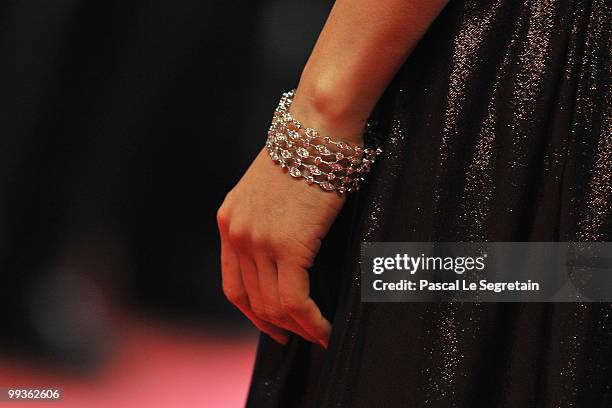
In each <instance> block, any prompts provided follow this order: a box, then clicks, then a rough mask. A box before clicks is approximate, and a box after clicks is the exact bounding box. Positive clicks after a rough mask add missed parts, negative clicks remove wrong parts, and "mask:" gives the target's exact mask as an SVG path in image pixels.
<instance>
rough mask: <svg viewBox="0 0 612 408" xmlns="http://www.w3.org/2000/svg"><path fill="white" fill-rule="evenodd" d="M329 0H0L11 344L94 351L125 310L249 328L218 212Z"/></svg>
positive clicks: (70, 357)
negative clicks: (223, 265)
mask: <svg viewBox="0 0 612 408" xmlns="http://www.w3.org/2000/svg"><path fill="white" fill-rule="evenodd" d="M330 7H331V2H330V1H322V0H317V1H309V2H303V1H298V0H284V1H283V0H274V1H271V0H270V1H256V2H255V1H222V0H219V1H202V0H180V1H162V0H148V1H138V0H134V1H124V0H122V1H119V0H114V1H88V0H54V1H48V0H4V1H3V2H1V3H0V58H1V60H0V273H1V277H2V280H1V284H0V318H1V322H0V323H1V324H2V329H1V330H0V342H1V343H2V344H3V345H4V350H5V351H7V350H8V352H9V353H13V352H25V353H26V354H42V355H46V356H50V357H52V360H53V361H54V363H60V364H69V365H70V364H72V365H81V366H83V365H84V366H87V365H88V364H89V363H90V362H92V361H95V360H96V356H97V355H98V354H99V350H100V349H102V348H103V345H104V341H103V339H104V338H105V337H108V336H109V335H111V334H112V328H113V324H112V322H113V320H114V319H115V317H116V316H117V315H121V314H122V313H125V311H126V310H127V311H130V313H131V312H137V313H140V314H145V315H147V316H149V317H150V316H155V317H156V318H160V319H166V320H171V321H177V322H179V321H180V322H186V324H189V325H196V326H202V327H205V328H208V327H219V326H231V327H248V325H247V324H246V322H245V320H244V319H243V318H242V317H241V316H240V315H239V314H238V313H237V312H235V311H234V309H233V307H231V306H230V305H229V303H227V302H226V300H225V299H224V297H223V294H222V292H221V284H220V268H219V243H218V235H217V229H216V222H215V212H216V209H217V208H218V206H219V205H220V203H221V202H222V200H223V197H224V195H225V193H227V191H228V190H229V189H230V188H231V187H232V186H233V185H234V184H235V183H236V182H237V180H238V179H239V177H240V175H241V174H242V172H243V171H244V170H245V169H246V167H247V166H248V164H249V162H250V161H251V160H252V158H253V157H254V156H255V155H256V154H257V152H258V150H259V149H260V148H261V147H262V146H263V143H264V140H265V135H266V130H267V127H268V124H269V120H270V118H271V114H272V111H273V109H274V107H275V105H276V103H277V100H278V98H279V96H280V94H281V93H282V92H283V91H285V90H288V89H291V88H293V87H295V86H296V85H297V81H298V79H299V74H300V71H301V68H302V67H303V65H304V63H305V62H306V59H307V55H308V53H309V52H310V50H311V48H312V46H313V45H314V42H315V40H316V36H317V35H318V32H319V31H320V29H321V27H322V25H323V23H324V19H325V16H326V15H327V13H328V11H329V9H330ZM181 324H182V323H181Z"/></svg>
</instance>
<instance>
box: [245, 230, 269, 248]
mask: <svg viewBox="0 0 612 408" xmlns="http://www.w3.org/2000/svg"><path fill="white" fill-rule="evenodd" d="M250 241H251V244H252V245H253V246H254V247H256V248H267V247H268V246H269V244H270V239H269V238H268V236H267V234H264V233H253V234H252V236H251V239H250Z"/></svg>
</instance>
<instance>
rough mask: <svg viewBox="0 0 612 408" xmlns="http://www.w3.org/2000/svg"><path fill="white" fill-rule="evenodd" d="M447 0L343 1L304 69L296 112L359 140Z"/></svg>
mask: <svg viewBox="0 0 612 408" xmlns="http://www.w3.org/2000/svg"><path fill="white" fill-rule="evenodd" d="M446 3H447V0H382V1H381V0H338V1H336V3H335V5H334V7H333V9H332V11H331V13H330V15H329V17H328V20H327V22H326V24H325V26H324V28H323V30H322V32H321V34H320V36H319V39H318V40H317V43H316V45H315V47H314V49H313V51H312V54H311V55H310V58H309V59H308V63H307V64H306V67H305V68H304V70H303V73H302V76H301V79H300V83H299V86H298V92H297V96H296V98H295V101H294V103H293V106H292V112H293V113H294V114H295V116H296V117H298V118H303V120H302V121H303V122H304V121H306V122H308V123H306V124H307V125H309V126H310V127H314V128H315V129H320V130H322V131H324V133H328V134H329V135H333V136H336V137H337V138H343V139H346V140H348V141H360V140H361V135H362V132H363V126H364V124H365V122H366V120H367V118H368V116H369V115H370V113H371V111H372V109H373V108H374V105H375V104H376V102H377V101H378V99H379V98H380V96H381V94H382V93H383V91H384V90H385V88H386V87H387V85H388V84H389V82H390V81H391V79H392V78H393V76H394V75H395V73H396V72H397V70H398V69H399V68H400V66H401V65H402V63H403V62H404V60H405V59H406V57H407V56H408V55H409V54H410V52H411V51H412V50H413V48H414V47H415V45H416V44H417V43H418V41H419V40H420V39H421V37H422V36H423V34H424V33H425V31H426V30H427V28H428V27H429V26H430V24H431V23H432V22H433V20H434V19H435V18H436V16H437V15H438V13H439V12H440V11H441V10H442V8H443V7H444V5H445V4H446Z"/></svg>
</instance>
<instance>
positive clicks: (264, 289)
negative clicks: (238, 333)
mask: <svg viewBox="0 0 612 408" xmlns="http://www.w3.org/2000/svg"><path fill="white" fill-rule="evenodd" d="M255 256H256V259H257V261H256V264H257V274H258V278H259V289H260V293H261V295H260V296H261V300H262V302H263V305H264V306H263V307H264V316H260V317H262V318H264V319H265V320H267V321H269V322H270V323H273V324H276V325H277V326H279V327H283V328H285V329H287V330H290V331H292V332H294V333H296V334H297V335H299V336H301V337H303V338H304V339H306V340H308V341H310V342H311V343H318V341H317V339H315V338H313V337H312V336H310V335H309V334H308V333H307V332H306V331H304V330H303V329H302V327H301V326H300V325H299V324H297V323H296V322H295V321H294V320H293V318H292V317H291V316H289V314H287V313H286V312H285V310H284V309H283V308H282V305H281V303H280V297H279V294H278V271H277V269H276V264H275V262H274V261H273V260H272V258H270V257H269V256H268V255H267V254H266V253H264V252H263V251H258V253H256V254H255Z"/></svg>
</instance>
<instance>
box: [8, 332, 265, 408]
mask: <svg viewBox="0 0 612 408" xmlns="http://www.w3.org/2000/svg"><path fill="white" fill-rule="evenodd" d="M121 338H122V341H121V345H120V347H118V351H117V353H116V354H115V356H114V357H113V358H112V359H111V360H110V361H108V362H107V363H106V364H105V365H104V366H103V368H102V369H101V370H100V372H99V373H97V374H96V375H95V376H93V377H88V378H83V377H75V376H65V375H61V374H60V373H58V372H56V371H54V370H52V369H50V368H44V367H40V366H37V365H36V366H31V365H27V364H25V363H23V362H19V361H13V360H7V359H2V357H0V387H9V386H18V387H21V388H23V387H36V386H39V387H46V388H49V387H52V386H55V387H61V388H62V389H63V392H64V398H63V401H62V402H59V403H57V402H55V403H50V402H46V403H24V402H5V403H2V402H0V405H1V406H12V407H24V408H25V407H38V406H44V407H50V406H51V407H53V406H58V407H59V406H61V407H79V408H88V407H92V408H98V407H100V408H102V407H104V408H108V407H147V408H148V407H151V408H155V407H176V408H179V407H215V408H216V407H222V408H225V407H228V408H231V407H242V406H244V402H245V398H246V393H247V389H248V384H249V380H250V375H251V370H252V367H253V361H254V353H255V348H256V343H257V337H256V335H255V334H254V333H253V334H247V335H244V334H242V335H239V336H238V335H235V334H234V335H227V334H225V335H221V334H218V335H210V334H209V335H204V334H194V333H188V332H179V331H176V330H169V329H161V328H159V327H156V326H151V325H145V324H131V325H130V326H129V327H128V328H126V329H125V332H124V333H122V336H121Z"/></svg>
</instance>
